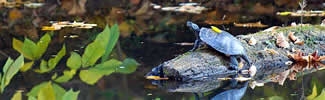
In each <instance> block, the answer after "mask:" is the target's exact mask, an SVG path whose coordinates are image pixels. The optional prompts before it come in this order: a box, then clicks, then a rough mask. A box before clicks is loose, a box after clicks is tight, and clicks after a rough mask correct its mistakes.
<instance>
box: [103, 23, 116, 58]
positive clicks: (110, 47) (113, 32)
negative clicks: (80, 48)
mask: <svg viewBox="0 0 325 100" xmlns="http://www.w3.org/2000/svg"><path fill="white" fill-rule="evenodd" d="M106 28H108V27H107V26H106V27H105V29H106ZM103 32H104V31H103ZM119 36H120V32H119V28H118V25H117V24H114V25H113V27H112V28H111V32H110V34H109V36H108V41H107V44H106V49H105V53H104V55H103V57H102V62H104V61H106V60H107V59H108V57H109V54H110V53H111V52H112V50H113V48H114V46H115V44H116V42H117V40H118V38H119Z"/></svg>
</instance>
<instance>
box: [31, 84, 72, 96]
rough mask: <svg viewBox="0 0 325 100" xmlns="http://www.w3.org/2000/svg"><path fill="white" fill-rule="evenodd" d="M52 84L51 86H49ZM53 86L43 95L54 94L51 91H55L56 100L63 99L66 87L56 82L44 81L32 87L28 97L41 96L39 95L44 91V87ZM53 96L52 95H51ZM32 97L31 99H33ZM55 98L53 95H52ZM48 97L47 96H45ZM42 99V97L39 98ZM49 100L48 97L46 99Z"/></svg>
mask: <svg viewBox="0 0 325 100" xmlns="http://www.w3.org/2000/svg"><path fill="white" fill-rule="evenodd" d="M49 85H50V86H49ZM49 87H50V88H52V89H50V91H49V92H47V93H45V94H44V93H43V94H41V95H43V96H44V95H52V94H51V93H50V92H52V93H53V95H54V96H55V98H56V100H61V98H62V96H63V95H64V94H65V92H66V91H65V90H64V88H62V87H61V86H59V85H57V84H55V83H51V82H43V83H40V84H39V85H36V86H34V87H33V88H32V90H31V91H29V92H28V93H27V96H28V97H29V98H28V99H30V97H33V98H40V97H39V95H40V92H44V89H48V88H49ZM51 97H52V96H51ZM33 98H31V99H33ZM52 98H53V97H52ZM45 99H46V97H45ZM38 100H40V99H38ZM46 100H47V99H46Z"/></svg>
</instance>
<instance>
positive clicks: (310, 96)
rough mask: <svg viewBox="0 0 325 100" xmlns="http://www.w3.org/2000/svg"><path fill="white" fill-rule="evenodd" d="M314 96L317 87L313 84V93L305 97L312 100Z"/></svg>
mask: <svg viewBox="0 0 325 100" xmlns="http://www.w3.org/2000/svg"><path fill="white" fill-rule="evenodd" d="M316 96H317V87H316V85H315V84H314V85H313V91H312V93H311V94H310V95H309V96H307V100H313V99H314V98H315V97H316Z"/></svg>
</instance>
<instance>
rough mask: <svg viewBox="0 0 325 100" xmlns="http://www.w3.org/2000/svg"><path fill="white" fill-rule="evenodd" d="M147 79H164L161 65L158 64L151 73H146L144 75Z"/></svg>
mask: <svg viewBox="0 0 325 100" xmlns="http://www.w3.org/2000/svg"><path fill="white" fill-rule="evenodd" d="M145 77H146V78H147V79H152V78H156V77H158V78H163V77H164V72H163V65H162V64H160V65H158V66H157V67H154V68H152V70H151V72H149V73H147V74H146V75H145Z"/></svg>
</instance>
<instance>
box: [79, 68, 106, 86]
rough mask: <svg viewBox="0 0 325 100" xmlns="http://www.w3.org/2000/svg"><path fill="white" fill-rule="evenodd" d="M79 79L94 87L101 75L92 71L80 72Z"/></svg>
mask: <svg viewBox="0 0 325 100" xmlns="http://www.w3.org/2000/svg"><path fill="white" fill-rule="evenodd" d="M79 77H80V79H81V80H82V81H83V82H85V83H87V84H90V85H94V84H95V83H96V82H97V81H98V80H99V79H100V78H101V77H103V74H100V73H97V72H96V71H94V70H81V71H80V73H79Z"/></svg>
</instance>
